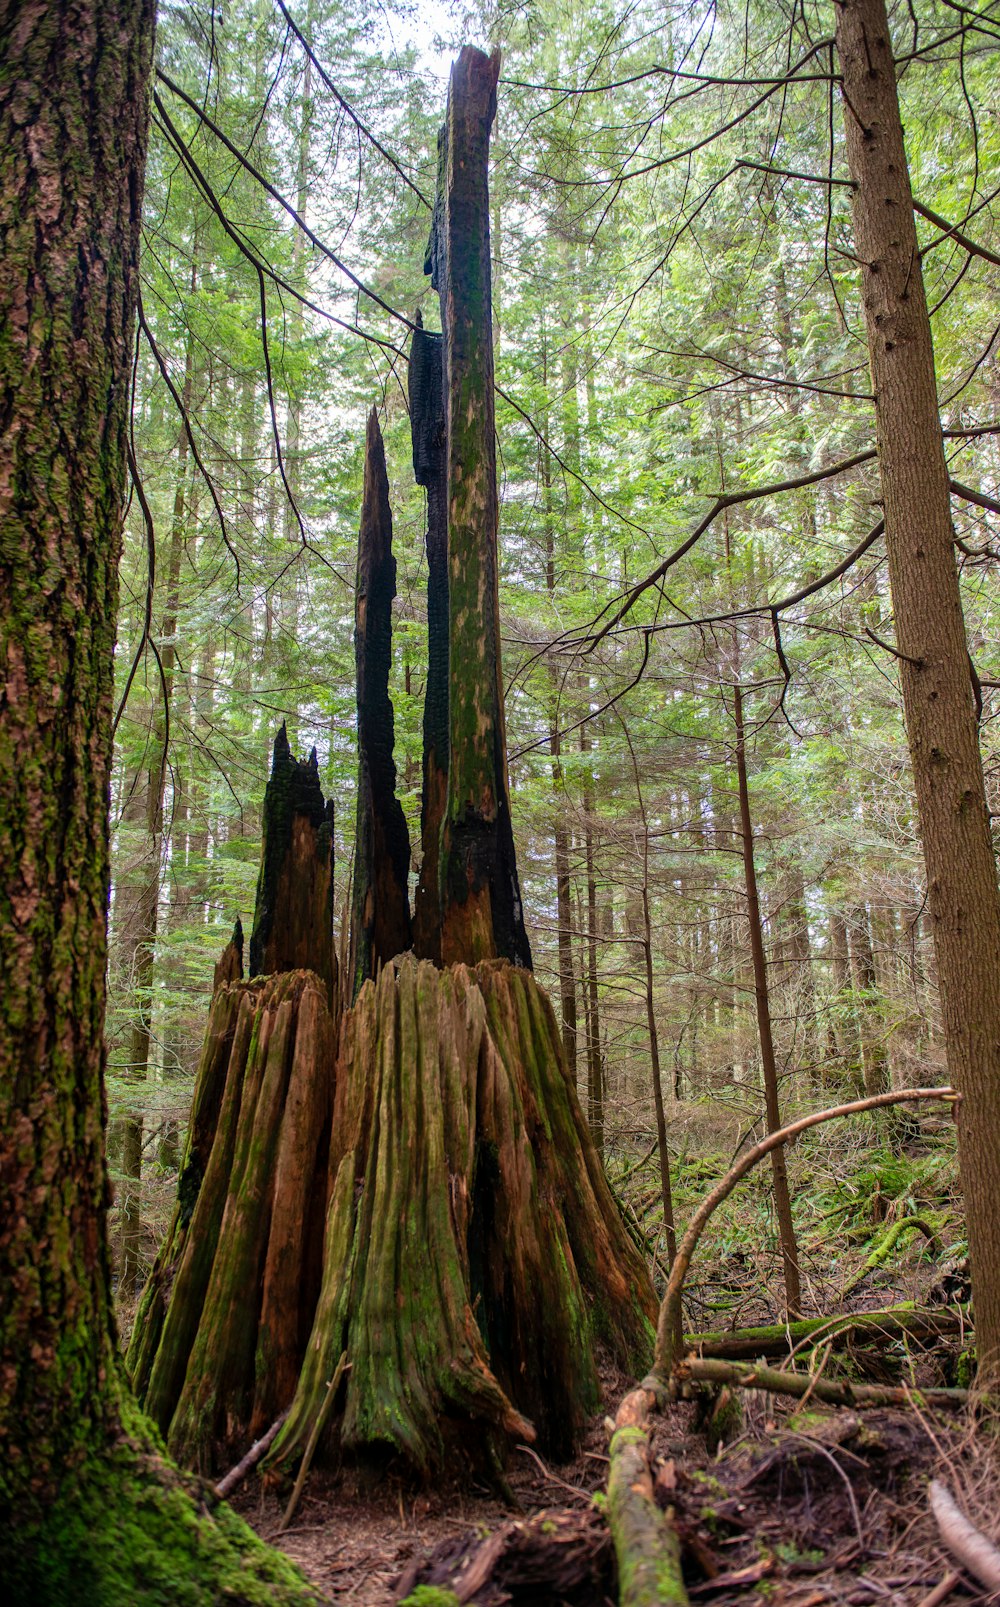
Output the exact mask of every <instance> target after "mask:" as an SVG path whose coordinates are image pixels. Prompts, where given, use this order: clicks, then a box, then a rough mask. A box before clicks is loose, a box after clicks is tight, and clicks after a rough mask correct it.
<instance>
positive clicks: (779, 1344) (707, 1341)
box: [685, 1306, 971, 1361]
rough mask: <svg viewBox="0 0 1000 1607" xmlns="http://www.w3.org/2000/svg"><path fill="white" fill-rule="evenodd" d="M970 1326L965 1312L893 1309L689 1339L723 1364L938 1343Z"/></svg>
mask: <svg viewBox="0 0 1000 1607" xmlns="http://www.w3.org/2000/svg"><path fill="white" fill-rule="evenodd" d="M970 1328H971V1323H970V1322H969V1320H968V1318H964V1317H963V1316H962V1314H961V1313H960V1312H955V1311H948V1310H941V1311H923V1310H919V1309H917V1308H910V1307H907V1306H891V1307H887V1308H886V1310H884V1311H862V1312H850V1313H849V1314H848V1315H847V1316H842V1317H806V1318H803V1319H801V1320H800V1321H798V1322H790V1323H785V1322H778V1323H771V1324H769V1325H768V1326H766V1327H761V1328H734V1329H733V1330H732V1332H730V1333H722V1332H719V1333H704V1334H689V1335H688V1336H687V1338H686V1340H685V1345H686V1347H687V1349H688V1350H694V1351H697V1352H698V1354H699V1356H715V1357H718V1358H720V1359H721V1360H724V1361H754V1360H756V1359H757V1358H758V1357H764V1356H766V1357H771V1358H774V1357H778V1356H786V1355H788V1354H789V1352H790V1351H793V1350H799V1349H801V1348H802V1346H803V1345H808V1344H809V1343H810V1341H811V1342H813V1343H818V1342H819V1341H820V1340H823V1341H824V1342H825V1341H828V1340H829V1341H830V1342H831V1343H832V1344H833V1348H834V1349H835V1350H839V1349H841V1348H842V1347H843V1346H845V1345H848V1344H850V1343H851V1341H852V1340H854V1339H864V1338H866V1337H868V1338H878V1339H899V1338H906V1339H913V1340H916V1341H917V1342H919V1341H921V1340H925V1339H938V1338H940V1336H941V1335H942V1334H957V1333H963V1332H964V1333H968V1331H969V1329H970Z"/></svg>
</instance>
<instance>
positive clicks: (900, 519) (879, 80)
mask: <svg viewBox="0 0 1000 1607" xmlns="http://www.w3.org/2000/svg"><path fill="white" fill-rule="evenodd" d="M837 50H838V53H839V56H840V64H841V71H842V73H843V88H844V98H845V117H844V128H845V137H846V145H847V157H848V163H849V166H850V172H851V178H852V180H853V184H854V188H853V193H852V209H853V214H854V230H855V238H856V249H857V253H858V256H859V258H860V259H861V263H862V283H863V290H864V304H865V321H866V326H867V331H868V347H869V354H870V358H871V371H872V388H873V390H874V393H875V422H876V438H877V445H878V458H879V470H880V474H881V480H882V492H883V497H884V504H885V525H886V537H885V539H886V551H887V554H888V559H889V581H890V586H891V589H892V602H893V610H894V614H895V621H896V639H897V643H898V647H899V652H900V654H901V655H902V658H901V660H900V665H899V674H900V679H901V681H902V687H903V708H904V714H905V718H906V733H907V740H908V742H909V748H910V757H911V761H912V764H913V778H914V785H915V788H916V794H917V804H918V808H919V812H920V823H921V835H922V838H923V847H924V857H925V860H926V864H927V891H928V902H929V905H930V911H931V918H932V921H933V930H934V944H935V951H936V955H937V964H938V974H939V981H940V989H941V1008H942V1015H943V1018H944V1025H945V1037H946V1046H947V1054H948V1067H949V1072H950V1075H951V1079H952V1081H953V1083H954V1085H955V1087H956V1088H957V1089H958V1090H959V1092H960V1094H961V1096H962V1102H961V1105H960V1106H959V1114H958V1128H959V1162H960V1168H961V1174H962V1186H963V1191H964V1195H965V1205H966V1219H967V1223H968V1232H969V1254H970V1260H971V1263H972V1278H973V1295H974V1299H975V1308H976V1339H977V1351H978V1356H979V1365H980V1369H981V1378H982V1381H983V1383H984V1384H985V1383H987V1382H989V1383H994V1384H995V1383H996V1382H997V1380H998V1378H1000V1220H998V1211H1000V1204H998V1202H1000V898H998V893H997V875H996V862H995V859H994V855H993V844H992V840H991V834H990V820H989V812H988V807H987V801H986V794H985V788H984V784H983V772H982V763H981V759H980V753H979V742H978V727H977V721H976V713H975V706H974V702H973V695H972V686H971V680H970V674H969V653H968V645H967V642H966V636H965V625H964V620H963V616H962V602H961V594H960V590H959V583H958V570H957V566H956V562H955V549H954V532H953V529H952V521H951V503H950V492H949V484H948V468H947V464H946V462H945V456H944V443H943V440H942V436H941V422H940V417H939V413H938V401H937V389H936V383H935V372H934V350H933V344H932V340H931V328H930V319H929V316H928V312H927V302H926V297H925V294H924V284H923V275H922V272H921V267H920V250H919V244H918V241H917V234H916V229H915V226H914V221H913V210H912V197H911V193H910V181H909V171H908V168H907V162H906V150H905V146H904V143H903V130H902V126H901V123H900V116H899V101H898V97H897V94H896V73H895V63H894V60H893V53H892V43H891V39H890V35H889V27H888V22H887V18H886V11H885V5H884V0H840V3H839V4H838V6H837Z"/></svg>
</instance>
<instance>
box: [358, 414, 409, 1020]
mask: <svg viewBox="0 0 1000 1607" xmlns="http://www.w3.org/2000/svg"><path fill="white" fill-rule="evenodd" d="M395 595H396V560H395V558H394V557H393V556H392V513H391V511H390V508H389V479H388V475H387V474H386V468H385V449H384V447H383V445H382V432H381V431H380V429H379V426H378V415H377V414H376V412H375V409H374V408H372V410H371V413H370V414H369V416H368V431H367V436H366V441H365V483H364V498H363V501H362V505H361V532H360V535H359V537H358V568H357V586H356V590H355V605H354V609H355V612H354V621H355V624H354V659H355V665H356V669H357V686H358V809H357V833H356V835H355V842H354V914H353V920H352V922H351V984H352V990H351V997H352V998H354V996H355V995H356V994H357V991H358V989H359V988H360V987H361V984H362V982H365V981H366V980H367V979H368V977H370V976H375V975H376V974H377V972H378V970H379V968H380V967H381V966H383V965H385V963H386V962H387V961H388V960H391V959H393V958H394V956H395V955H397V954H402V953H404V952H405V951H406V950H407V949H408V948H409V947H410V941H411V930H410V902H409V895H408V893H407V885H406V882H407V876H408V874H409V870H410V839H409V836H408V834H407V830H406V820H405V818H404V815H403V809H402V805H401V804H400V802H399V799H398V798H397V797H396V761H395V759H394V758H393V751H392V750H393V742H394V740H395V726H394V717H393V708H392V700H391V698H390V697H389V670H390V668H391V665H392V600H393V598H394V597H395Z"/></svg>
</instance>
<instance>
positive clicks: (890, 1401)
mask: <svg viewBox="0 0 1000 1607" xmlns="http://www.w3.org/2000/svg"><path fill="white" fill-rule="evenodd" d="M674 1377H675V1378H676V1379H677V1380H678V1381H679V1382H681V1383H685V1382H688V1381H690V1382H692V1383H697V1384H729V1385H731V1386H735V1387H736V1388H737V1389H765V1390H767V1391H769V1393H771V1394H773V1395H794V1396H797V1397H799V1398H800V1399H801V1398H802V1397H804V1396H806V1395H810V1396H811V1397H812V1398H813V1399H815V1400H818V1401H825V1402H826V1403H827V1405H828V1406H852V1407H855V1408H856V1409H862V1408H866V1407H867V1408H871V1407H878V1406H903V1407H909V1406H912V1405H913V1403H914V1400H915V1399H916V1400H917V1401H918V1402H920V1403H922V1404H924V1405H927V1406H937V1407H940V1408H942V1409H943V1410H945V1411H952V1412H957V1411H961V1410H962V1408H963V1407H964V1406H966V1405H967V1404H968V1400H969V1392H968V1390H967V1389H921V1390H914V1389H909V1388H897V1387H896V1386H895V1385H892V1384H854V1383H852V1382H851V1381H850V1380H849V1379H844V1380H843V1381H838V1380H834V1379H830V1378H818V1377H817V1376H816V1374H815V1373H783V1372H779V1370H778V1368H776V1367H765V1366H752V1365H750V1366H748V1365H746V1364H744V1363H741V1362H733V1361H717V1360H715V1359H713V1358H711V1357H709V1358H706V1359H704V1360H701V1359H699V1358H698V1357H697V1356H686V1357H685V1358H684V1359H683V1360H682V1361H679V1362H678V1363H677V1364H676V1366H675V1368H674Z"/></svg>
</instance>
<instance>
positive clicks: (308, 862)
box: [250, 723, 337, 1002]
mask: <svg viewBox="0 0 1000 1607" xmlns="http://www.w3.org/2000/svg"><path fill="white" fill-rule="evenodd" d="M299 969H305V970H310V971H315V972H316V974H317V976H320V977H322V978H323V981H324V982H325V983H326V985H327V993H328V997H329V999H330V1000H331V1002H332V1001H333V1000H334V997H335V992H336V983H337V961H336V956H335V954H334V947H333V800H332V799H330V800H329V802H327V801H326V800H324V798H323V789H322V787H321V786H320V780H319V763H318V760H317V758H316V750H315V748H314V749H313V750H312V753H311V754H310V755H309V758H308V759H305V760H302V759H295V758H293V757H292V751H291V748H290V747H289V745H288V732H287V730H286V729H285V725H284V723H282V726H281V730H280V731H279V732H278V735H277V737H276V738H275V742H274V759H273V762H272V766H271V778H270V780H269V781H268V783H267V787H266V789H265V792H264V821H263V845H262V848H261V861H260V873H259V876H258V879H257V898H256V904H255V907H254V919H253V931H252V932H251V935H250V975H251V977H258V976H273V975H274V974H275V973H276V972H279V971H294V970H299Z"/></svg>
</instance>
